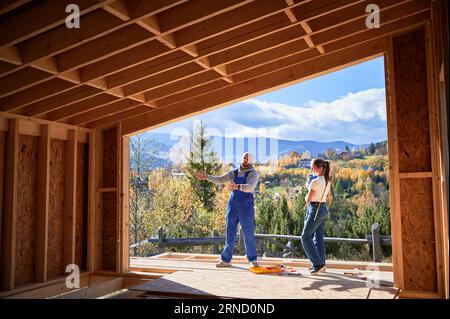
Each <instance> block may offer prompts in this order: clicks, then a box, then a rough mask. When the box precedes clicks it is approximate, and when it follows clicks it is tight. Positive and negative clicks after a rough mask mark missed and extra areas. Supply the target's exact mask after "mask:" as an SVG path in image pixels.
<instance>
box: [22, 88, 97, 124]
mask: <svg viewBox="0 0 450 319" xmlns="http://www.w3.org/2000/svg"><path fill="white" fill-rule="evenodd" d="M102 92H103V91H102V90H100V89H97V88H94V87H90V86H87V85H82V86H79V87H76V88H74V89H71V90H70V91H67V92H65V94H58V95H54V96H50V97H47V98H45V99H42V100H40V101H36V102H34V103H31V104H29V105H27V106H26V107H24V108H22V109H20V112H15V113H22V114H23V115H26V116H35V117H37V116H41V115H42V114H45V113H47V112H49V111H51V110H54V109H58V108H60V107H62V106H65V105H67V106H70V105H71V104H73V103H78V102H81V101H83V100H85V99H88V98H91V97H92V96H95V95H98V94H101V93H102Z"/></svg>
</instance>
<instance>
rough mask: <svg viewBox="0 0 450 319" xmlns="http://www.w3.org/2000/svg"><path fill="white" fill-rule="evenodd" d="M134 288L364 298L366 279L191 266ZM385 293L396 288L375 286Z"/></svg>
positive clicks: (177, 292) (210, 294)
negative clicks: (219, 269)
mask: <svg viewBox="0 0 450 319" xmlns="http://www.w3.org/2000/svg"><path fill="white" fill-rule="evenodd" d="M129 289H130V290H134V291H147V292H150V293H159V294H165V295H189V296H202V297H205V298H207V297H212V298H214V297H226V298H248V299H254V298H263V299H266V298H267V299H284V298H300V299H313V298H314V299H327V298H332V299H348V298H351V299H366V298H367V297H368V295H369V288H368V287H367V286H366V282H365V281H362V280H358V279H352V278H348V277H345V276H342V275H339V274H331V273H324V274H321V275H320V276H312V275H309V274H307V272H306V271H305V272H303V273H302V274H301V275H299V276H280V275H255V274H253V273H251V272H248V271H246V272H244V271H242V272H227V271H224V272H220V276H219V275H218V272H217V271H210V270H195V271H193V272H185V271H179V272H175V273H172V274H170V275H166V276H164V277H162V278H158V279H155V280H152V281H150V282H147V283H145V284H143V285H140V286H136V287H131V288H129ZM377 290H380V291H384V292H385V294H383V295H381V294H379V296H380V298H391V299H392V298H394V295H395V293H396V289H394V288H387V287H386V288H384V287H383V288H378V289H377Z"/></svg>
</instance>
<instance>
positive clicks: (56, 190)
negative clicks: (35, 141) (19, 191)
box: [47, 139, 67, 279]
mask: <svg viewBox="0 0 450 319" xmlns="http://www.w3.org/2000/svg"><path fill="white" fill-rule="evenodd" d="M66 144H67V142H66V141H63V140H56V139H51V140H50V183H49V187H50V188H49V189H50V194H49V212H48V256H47V257H48V266H47V267H48V268H47V277H48V278H49V279H51V278H53V277H56V276H61V275H63V274H64V272H65V267H64V189H65V185H64V183H65V176H64V175H65V163H66V161H65V159H66Z"/></svg>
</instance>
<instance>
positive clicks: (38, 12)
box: [0, 0, 113, 47]
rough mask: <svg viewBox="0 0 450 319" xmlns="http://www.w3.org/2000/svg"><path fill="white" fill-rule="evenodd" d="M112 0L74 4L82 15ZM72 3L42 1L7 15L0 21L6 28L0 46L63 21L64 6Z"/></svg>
mask: <svg viewBox="0 0 450 319" xmlns="http://www.w3.org/2000/svg"><path fill="white" fill-rule="evenodd" d="M112 1H113V0H78V1H77V2H76V4H77V5H78V6H79V8H80V15H83V14H86V13H88V12H91V11H93V10H95V9H98V8H101V7H103V6H104V5H107V4H108V3H110V2H112ZM72 3H73V1H72V0H49V1H43V2H41V3H39V4H38V5H36V6H34V7H32V8H31V9H29V10H26V11H24V12H21V13H19V14H16V15H12V16H10V17H8V18H7V19H6V20H4V21H2V22H0V30H8V32H4V33H2V36H1V37H0V47H4V46H11V45H14V44H17V43H19V42H21V41H25V40H27V39H30V38H32V37H34V36H36V35H38V34H40V33H44V32H46V31H48V30H50V29H52V28H54V27H56V26H58V25H61V24H63V23H65V21H66V18H67V16H68V15H69V13H67V12H66V6H67V5H69V4H72ZM18 26H20V27H18Z"/></svg>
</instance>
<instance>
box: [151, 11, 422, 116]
mask: <svg viewBox="0 0 450 319" xmlns="http://www.w3.org/2000/svg"><path fill="white" fill-rule="evenodd" d="M402 12H403V11H402ZM429 15H430V13H429V11H426V12H423V13H419V14H416V15H414V16H412V17H409V18H408V17H406V18H403V19H402V20H400V21H396V20H394V22H391V23H389V22H388V23H385V24H383V25H382V27H381V28H380V29H370V30H366V31H365V33H364V34H366V35H365V36H364V37H363V36H361V35H362V33H361V34H356V35H354V37H355V38H354V39H352V41H348V42H342V41H335V46H334V47H332V48H331V47H329V48H327V49H329V50H331V49H333V50H345V49H347V46H348V45H350V48H351V47H352V46H353V47H354V46H357V47H358V46H362V45H363V44H359V45H358V43H361V42H362V43H364V42H365V41H367V43H368V42H370V43H374V42H375V41H377V40H376V38H375V40H374V36H373V35H371V36H368V34H369V33H372V34H373V33H374V32H377V36H376V37H378V36H379V37H381V36H386V35H388V34H390V33H394V32H398V31H399V30H400V31H401V30H403V29H407V28H411V26H415V25H417V24H420V23H424V22H425V21H427V20H428V19H429V17H430V16H429ZM380 42H382V41H380ZM350 48H349V49H350ZM309 52H313V51H306V52H305V53H304V54H307V53H309ZM311 59H312V60H314V55H312V56H311V58H310V59H309V60H311ZM299 60H300V61H305V62H303V63H306V61H308V58H307V57H302V58H300V59H299ZM281 62H282V64H280V63H278V64H277V63H271V64H272V66H271V67H270V68H267V67H268V65H265V66H264V68H261V70H259V72H257V73H253V74H252V73H251V72H250V71H247V72H244V73H241V74H239V75H238V76H234V78H235V79H236V82H237V83H242V82H245V81H249V80H252V79H255V77H258V76H259V77H264V76H268V77H271V75H268V73H269V72H273V71H275V70H280V69H283V68H287V67H291V66H292V63H294V62H295V61H292V62H289V61H288V60H282V61H281ZM262 70H263V71H262ZM193 91H194V90H193ZM205 91H206V92H208V90H207V89H206V88H205ZM186 94H187V96H190V97H191V99H192V98H194V97H195V95H193V92H189V90H188V91H187V92H186ZM173 101H174V99H172V101H171V102H173ZM157 102H158V106H159V107H160V108H164V107H165V105H166V104H165V103H164V101H163V100H157ZM171 102H168V103H171ZM179 102H180V101H178V102H175V104H177V103H179ZM166 103H167V102H166Z"/></svg>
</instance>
